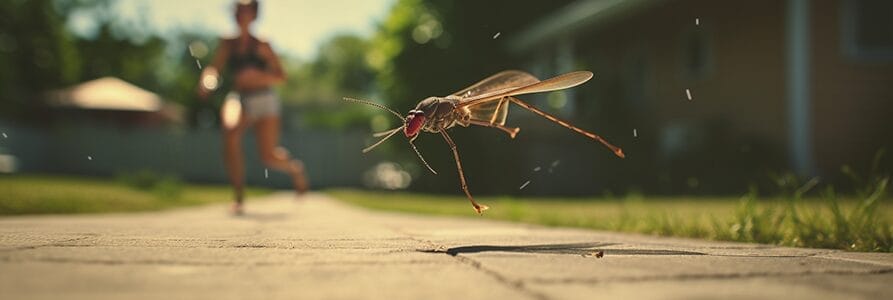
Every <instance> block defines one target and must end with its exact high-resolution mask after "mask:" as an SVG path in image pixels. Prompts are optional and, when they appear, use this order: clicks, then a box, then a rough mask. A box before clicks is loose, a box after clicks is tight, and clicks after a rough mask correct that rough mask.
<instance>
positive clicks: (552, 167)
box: [549, 160, 561, 173]
mask: <svg viewBox="0 0 893 300" xmlns="http://www.w3.org/2000/svg"><path fill="white" fill-rule="evenodd" d="M560 163H561V161H560V160H556V161H553V162H552V164H550V165H549V173H552V170H555V167H557V166H558V164H560Z"/></svg>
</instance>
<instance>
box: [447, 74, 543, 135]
mask: <svg viewBox="0 0 893 300" xmlns="http://www.w3.org/2000/svg"><path fill="white" fill-rule="evenodd" d="M537 82H540V80H539V79H537V78H536V77H534V76H533V75H530V74H529V73H527V72H523V71H516V70H509V71H502V72H499V73H496V74H494V75H493V76H490V77H487V78H485V79H484V80H481V81H479V82H477V83H475V84H473V85H471V86H469V87H467V88H465V89H463V90H461V91H458V92H456V93H453V95H454V96H459V97H460V98H462V99H463V100H460V103H462V102H463V101H464V99H477V98H478V97H481V96H484V95H490V94H499V93H504V92H507V91H511V90H515V89H518V88H521V87H525V86H529V85H531V84H535V83H537ZM508 107H509V103H508V101H488V102H481V103H477V104H476V105H471V106H467V107H465V109H466V110H467V111H468V113H469V114H470V116H471V118H472V119H474V120H478V121H483V122H490V123H491V124H499V125H503V124H505V119H506V117H507V115H508Z"/></svg>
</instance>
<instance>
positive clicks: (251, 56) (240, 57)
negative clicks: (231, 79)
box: [226, 37, 267, 73]
mask: <svg viewBox="0 0 893 300" xmlns="http://www.w3.org/2000/svg"><path fill="white" fill-rule="evenodd" d="M229 42H230V45H229V46H230V54H229V59H228V60H227V62H226V64H227V67H228V69H229V70H231V71H232V72H233V73H238V72H239V71H241V70H244V69H245V68H258V69H261V70H265V69H266V68H267V62H266V61H265V60H264V59H263V58H262V57H260V55H258V54H257V45H258V44H259V42H260V41H258V40H257V39H255V38H254V37H251V38H250V39H249V41H248V49H247V51H245V53H239V52H238V49H239V39H238V38H236V39H233V40H231V41H229Z"/></svg>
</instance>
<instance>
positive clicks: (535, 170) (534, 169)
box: [533, 166, 543, 172]
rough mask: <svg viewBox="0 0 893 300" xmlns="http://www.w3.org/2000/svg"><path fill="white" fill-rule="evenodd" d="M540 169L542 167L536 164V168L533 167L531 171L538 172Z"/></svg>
mask: <svg viewBox="0 0 893 300" xmlns="http://www.w3.org/2000/svg"><path fill="white" fill-rule="evenodd" d="M542 169H543V168H542V167H540V166H536V168H533V171H534V172H539V171H540V170H542Z"/></svg>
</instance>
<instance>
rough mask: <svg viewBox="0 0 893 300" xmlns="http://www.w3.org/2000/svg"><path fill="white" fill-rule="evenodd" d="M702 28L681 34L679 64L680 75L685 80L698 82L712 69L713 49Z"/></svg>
mask: <svg viewBox="0 0 893 300" xmlns="http://www.w3.org/2000/svg"><path fill="white" fill-rule="evenodd" d="M701 27H703V26H695V27H693V28H689V29H687V30H685V31H684V32H683V33H682V36H681V41H680V46H681V47H680V48H681V49H680V53H681V57H680V62H681V68H682V74H685V76H686V78H687V79H691V80H700V79H704V78H705V77H707V75H709V73H710V70H711V68H712V67H713V52H712V51H713V49H712V47H711V45H710V44H711V43H710V38H709V32H708V31H707V28H701Z"/></svg>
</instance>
